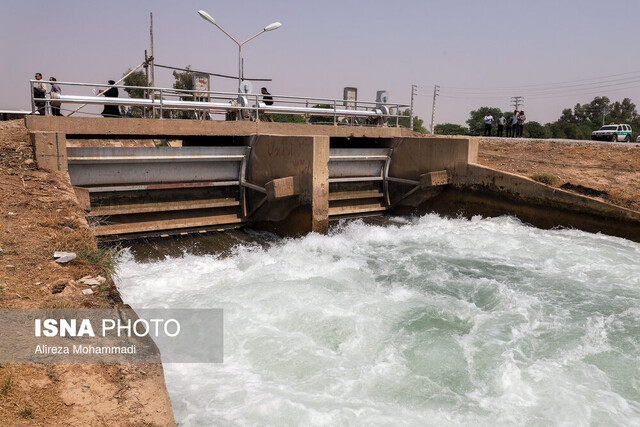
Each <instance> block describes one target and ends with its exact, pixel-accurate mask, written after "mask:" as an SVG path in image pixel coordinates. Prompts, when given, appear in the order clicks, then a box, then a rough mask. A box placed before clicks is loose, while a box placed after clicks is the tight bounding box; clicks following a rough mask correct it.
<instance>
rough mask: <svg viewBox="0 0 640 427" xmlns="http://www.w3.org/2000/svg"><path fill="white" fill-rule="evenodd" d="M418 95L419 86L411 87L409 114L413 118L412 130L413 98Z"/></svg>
mask: <svg viewBox="0 0 640 427" xmlns="http://www.w3.org/2000/svg"><path fill="white" fill-rule="evenodd" d="M417 93H418V86H417V85H411V110H410V112H409V114H410V116H411V130H413V97H414V96H416V95H417Z"/></svg>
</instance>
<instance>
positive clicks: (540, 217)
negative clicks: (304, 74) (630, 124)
mask: <svg viewBox="0 0 640 427" xmlns="http://www.w3.org/2000/svg"><path fill="white" fill-rule="evenodd" d="M25 121H26V125H27V128H28V130H29V132H30V136H31V140H32V142H33V145H34V153H35V157H36V162H37V164H38V166H39V167H40V168H44V169H49V170H55V171H61V172H63V173H68V176H69V179H70V183H71V184H72V185H73V187H74V190H75V192H76V195H77V196H78V200H79V203H81V205H82V206H83V208H84V209H85V211H86V213H87V218H88V220H89V223H90V225H91V226H92V228H93V231H94V234H95V235H96V236H97V237H98V238H99V239H102V240H119V239H132V238H140V237H154V236H168V235H175V234H179V235H186V234H190V233H200V232H207V231H213V230H224V229H228V228H235V227H240V226H243V225H250V226H252V227H256V228H263V229H269V230H273V231H276V232H278V233H280V234H285V235H299V234H302V233H306V232H310V231H315V232H319V233H326V232H327V230H328V226H329V221H332V220H337V219H341V218H350V217H363V216H369V215H379V214H382V213H385V212H393V213H423V212H429V211H436V212H439V213H447V214H452V215H457V214H459V213H460V212H461V211H464V212H465V213H466V214H468V215H473V214H483V215H491V216H493V215H503V214H512V215H516V216H519V217H520V218H521V219H522V220H523V221H525V222H529V223H532V224H534V225H538V226H541V227H553V226H557V225H562V226H570V227H576V228H581V229H584V230H587V231H593V232H597V231H602V232H604V233H608V234H612V235H617V236H622V237H626V238H629V239H632V240H636V241H640V213H638V212H635V211H631V210H628V209H624V208H620V207H617V206H613V205H610V204H607V203H605V202H602V201H600V200H596V199H593V198H589V197H585V196H580V195H577V194H574V193H570V192H567V191H564V190H560V189H557V188H553V187H549V186H546V185H544V184H541V183H538V182H535V181H533V180H531V179H528V178H525V177H522V176H517V175H512V174H508V173H505V172H501V171H498V170H494V169H490V168H486V167H483V166H480V165H478V164H477V154H478V146H477V143H476V142H475V141H474V140H472V139H468V138H457V139H456V138H438V137H433V136H425V135H421V134H418V133H414V132H411V131H410V130H408V129H405V128H399V127H358V126H348V127H347V126H324V125H306V124H285V123H266V122H248V121H238V122H224V121H192V120H149V119H104V118H71V117H51V116H29V117H27V118H26V119H25ZM101 139H109V140H114V139H117V140H123V141H130V142H129V143H126V144H124V145H127V146H124V147H105V146H100V145H101V144H100V143H99V141H98V142H97V143H96V140H101ZM87 140H91V141H92V143H91V144H86V141H87ZM144 140H172V141H173V142H174V143H175V144H172V145H179V146H160V147H156V146H147V145H151V144H140V141H144ZM132 141H136V142H132ZM86 145H91V146H86ZM136 145H138V146H136ZM141 145H144V146H141Z"/></svg>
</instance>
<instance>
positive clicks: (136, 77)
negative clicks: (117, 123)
mask: <svg viewBox="0 0 640 427" xmlns="http://www.w3.org/2000/svg"><path fill="white" fill-rule="evenodd" d="M128 73H131V68H129V69H128V70H127V71H126V72H125V73H124V74H123V76H125V75H127V74H128ZM123 83H124V85H125V86H149V84H148V83H147V76H146V74H145V72H144V71H141V70H140V71H134V72H133V73H131V74H129V75H128V76H127V77H125V79H124V81H123ZM124 91H125V92H127V94H128V95H129V98H139V99H141V98H146V97H147V95H146V93H145V92H146V91H145V90H144V89H137V88H125V89H124ZM120 109H121V110H122V112H123V114H124V115H125V116H128V117H138V118H140V117H143V116H144V112H143V108H142V107H120Z"/></svg>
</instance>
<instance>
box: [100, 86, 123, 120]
mask: <svg viewBox="0 0 640 427" xmlns="http://www.w3.org/2000/svg"><path fill="white" fill-rule="evenodd" d="M108 83H109V84H110V85H111V87H110V88H109V89H107V90H106V91H105V92H104V96H105V98H117V97H118V88H117V87H115V86H114V85H115V84H116V82H114V81H113V80H109V82H108ZM100 93H102V91H100ZM101 114H102V116H103V117H121V115H120V107H119V106H117V105H108V104H107V105H105V106H104V108H103V109H102V113H101Z"/></svg>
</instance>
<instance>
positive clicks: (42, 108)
mask: <svg viewBox="0 0 640 427" xmlns="http://www.w3.org/2000/svg"><path fill="white" fill-rule="evenodd" d="M35 79H36V80H38V82H37V83H34V85H33V98H34V99H35V101H34V104H35V106H36V109H37V110H38V114H40V115H41V116H44V115H45V114H46V107H47V101H45V100H44V97H45V95H46V94H47V87H46V86H45V85H44V82H43V81H42V73H36V75H35ZM39 98H41V99H42V100H41V101H38V99H39Z"/></svg>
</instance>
